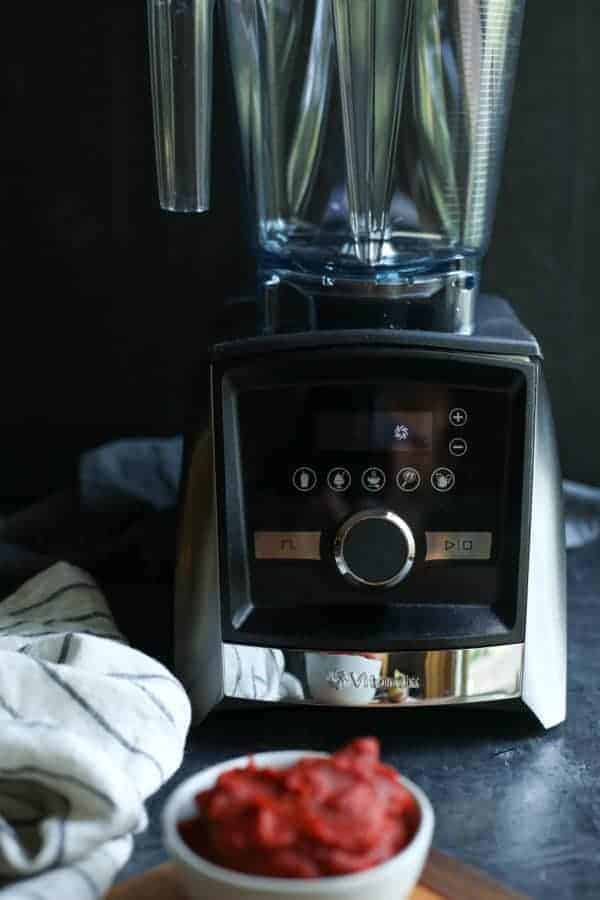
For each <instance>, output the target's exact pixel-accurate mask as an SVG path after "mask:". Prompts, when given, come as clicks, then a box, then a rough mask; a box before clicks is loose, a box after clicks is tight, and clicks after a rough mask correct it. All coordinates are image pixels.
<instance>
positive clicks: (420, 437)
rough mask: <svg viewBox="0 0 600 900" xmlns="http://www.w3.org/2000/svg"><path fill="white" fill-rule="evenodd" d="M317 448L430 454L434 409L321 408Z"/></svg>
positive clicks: (317, 430)
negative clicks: (345, 410)
mask: <svg viewBox="0 0 600 900" xmlns="http://www.w3.org/2000/svg"><path fill="white" fill-rule="evenodd" d="M315 426H316V427H315V444H316V449H317V450H324V451H327V450H331V451H339V450H350V451H352V450H363V451H364V450H388V451H391V452H394V453H416V454H423V455H425V454H428V453H430V452H431V448H432V444H433V413H432V412H425V411H421V410H418V411H417V410H410V411H402V410H398V411H395V410H394V411H387V410H386V411H382V412H374V413H370V414H367V413H353V412H352V413H340V412H337V411H335V412H325V411H323V412H320V413H319V414H318V415H317V417H316V422H315Z"/></svg>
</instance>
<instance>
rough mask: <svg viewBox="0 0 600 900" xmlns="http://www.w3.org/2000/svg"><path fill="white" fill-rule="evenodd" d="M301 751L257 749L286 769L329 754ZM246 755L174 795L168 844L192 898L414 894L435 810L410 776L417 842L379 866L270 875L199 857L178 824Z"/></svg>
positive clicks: (352, 898) (390, 899)
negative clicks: (323, 874)
mask: <svg viewBox="0 0 600 900" xmlns="http://www.w3.org/2000/svg"><path fill="white" fill-rule="evenodd" d="M326 755H327V754H324V753H312V752H309V751H301V750H281V751H279V752H276V753H257V754H255V755H254V756H253V759H254V761H255V762H256V764H257V766H259V767H271V768H276V769H283V768H286V767H287V766H292V765H293V764H294V763H296V762H298V760H299V759H301V758H302V757H306V756H326ZM247 762H248V757H247V756H243V757H240V758H238V759H232V760H229V761H228V762H225V763H221V764H220V765H217V766H212V767H211V768H209V769H205V770H204V771H202V772H198V773H197V774H196V775H192V776H191V778H188V779H186V781H184V782H182V784H180V785H179V786H178V787H177V788H176V789H175V790H174V791H173V793H172V794H171V796H170V797H169V799H168V800H167V803H166V805H165V808H164V811H163V817H162V823H163V839H164V842H165V846H166V848H167V850H168V851H169V853H170V854H171V856H172V857H173V859H174V860H175V863H176V864H177V866H178V868H179V870H180V872H181V874H182V876H183V880H184V882H185V884H186V886H187V889H188V892H189V895H190V900H242V898H243V900H268V898H270V900H276V898H284V900H307V898H309V897H310V898H311V900H403V898H407V897H409V896H410V893H411V891H412V890H413V888H414V887H415V885H416V883H417V881H418V880H419V876H420V874H421V872H422V870H423V866H424V865H425V861H426V859H427V855H428V853H429V848H430V846H431V839H432V837H433V825H434V815H433V809H432V806H431V803H430V802H429V800H428V799H427V797H426V795H425V794H424V793H423V791H422V790H421V789H420V788H418V787H417V786H416V785H415V784H413V783H412V782H411V781H409V780H408V779H406V778H401V779H400V780H401V781H402V783H403V784H404V785H405V786H406V787H407V788H408V790H409V791H410V792H411V794H412V795H413V797H415V799H416V801H417V803H418V805H419V810H420V813H421V822H420V825H419V827H418V829H417V832H416V834H415V835H414V837H413V839H412V840H411V842H410V843H409V844H408V845H407V846H406V847H405V848H404V849H403V850H401V851H400V853H397V854H396V855H395V856H393V857H392V858H391V859H389V860H388V861H387V862H385V863H382V864H381V865H379V866H375V867H374V868H373V869H368V870H366V871H364V872H358V873H356V874H354V875H340V876H334V877H331V878H304V879H302V878H268V877H264V876H258V875H244V874H243V873H241V872H234V871H232V870H230V869H224V868H223V867H221V866H217V865H215V864H214V863H211V862H209V861H208V860H206V859H204V858H203V857H201V856H198V855H197V854H196V853H194V851H193V850H191V849H190V848H189V847H188V845H187V844H186V843H185V841H184V840H183V839H182V838H181V836H180V834H179V831H178V829H177V824H178V823H179V822H181V821H182V820H185V819H190V818H192V817H193V816H194V815H196V813H197V810H196V807H195V804H194V797H195V796H196V794H197V793H198V792H199V791H204V790H207V789H209V788H211V787H213V785H214V784H215V782H216V780H217V778H218V776H219V775H220V774H221V773H222V772H226V771H227V770H228V769H233V768H237V767H241V766H245V765H246V764H247Z"/></svg>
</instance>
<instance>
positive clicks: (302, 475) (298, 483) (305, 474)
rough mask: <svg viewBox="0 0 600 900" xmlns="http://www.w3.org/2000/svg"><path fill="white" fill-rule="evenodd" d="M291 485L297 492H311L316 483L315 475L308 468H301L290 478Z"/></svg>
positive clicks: (312, 470) (313, 471)
mask: <svg viewBox="0 0 600 900" xmlns="http://www.w3.org/2000/svg"><path fill="white" fill-rule="evenodd" d="M292 483H293V485H294V487H295V488H296V490H297V491H302V493H306V492H307V491H312V489H313V488H314V486H315V485H316V483H317V473H316V472H315V470H314V469H311V468H310V467H309V466H301V467H300V468H299V469H296V471H295V472H294V474H293V476H292Z"/></svg>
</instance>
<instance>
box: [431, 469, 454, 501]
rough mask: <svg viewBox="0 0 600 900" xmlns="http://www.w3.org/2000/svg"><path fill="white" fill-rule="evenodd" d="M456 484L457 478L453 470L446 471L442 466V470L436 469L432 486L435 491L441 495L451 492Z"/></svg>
mask: <svg viewBox="0 0 600 900" xmlns="http://www.w3.org/2000/svg"><path fill="white" fill-rule="evenodd" d="M455 484H456V476H455V474H454V472H453V471H452V469H446V468H444V467H443V466H442V468H440V469H435V470H434V471H433V472H432V473H431V485H432V487H433V489H434V490H436V491H439V493H440V494H445V493H447V492H448V491H451V490H452V488H453V487H454V485H455Z"/></svg>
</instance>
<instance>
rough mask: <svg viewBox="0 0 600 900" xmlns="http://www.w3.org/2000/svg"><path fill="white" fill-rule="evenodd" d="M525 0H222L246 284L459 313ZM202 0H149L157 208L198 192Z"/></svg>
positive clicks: (468, 324)
mask: <svg viewBox="0 0 600 900" xmlns="http://www.w3.org/2000/svg"><path fill="white" fill-rule="evenodd" d="M524 2H525V0H220V13H221V19H222V24H223V27H224V32H225V35H226V44H227V48H228V53H229V58H230V63H231V73H232V79H233V86H234V92H235V97H236V104H237V112H238V121H239V138H240V141H241V147H242V154H243V159H244V163H245V171H246V177H247V181H248V186H249V189H250V195H251V199H252V204H253V208H254V212H255V221H256V231H255V236H254V237H255V247H256V255H257V264H258V276H259V294H260V293H261V292H263V293H264V294H265V296H270V297H271V298H272V297H273V295H274V294H275V295H276V296H278V295H279V294H282V293H285V291H288V292H289V291H292V292H295V293H297V294H300V295H302V297H304V298H306V299H307V300H308V301H309V302H311V303H313V302H318V303H320V304H323V303H325V304H326V303H327V302H328V301H329V300H330V299H334V298H337V299H339V298H344V299H345V300H347V301H349V302H350V303H351V304H355V303H363V304H364V303H375V302H376V301H378V300H381V301H386V303H387V304H388V307H389V301H397V305H398V307H399V308H402V309H404V310H413V311H414V310H417V316H416V318H415V319H414V321H415V323H417V325H418V327H423V322H428V323H429V325H428V327H435V328H439V329H441V330H448V331H461V332H465V333H468V332H470V331H471V330H472V328H473V319H474V302H475V299H476V296H477V291H478V284H479V272H480V266H481V260H482V257H483V254H484V253H485V251H486V248H487V244H488V240H489V236H490V231H491V226H492V219H493V213H494V207H495V200H496V194H497V189H498V182H499V173H500V163H501V158H502V151H503V144H504V137H505V132H506V124H507V116H508V110H509V106H510V99H511V91H512V84H513V79H514V73H515V68H516V61H517V55H518V45H519V39H520V32H521V23H522V14H523V8H524ZM215 4H216V0H148V5H149V22H150V46H151V69H152V81H153V96H154V118H155V139H156V148H157V161H158V174H159V191H160V202H161V206H162V207H163V208H165V209H169V210H174V211H180V212H183V211H189V212H195V211H197V212H200V211H202V210H205V209H206V208H207V207H208V205H209V192H210V190H209V184H210V131H211V93H212V90H211V81H212V74H211V73H212V36H213V18H214V10H215ZM422 310H425V311H426V312H427V314H426V316H425V317H423V316H422V315H421V311H422ZM404 321H405V323H406V324H408V323H409V322H410V319H409V318H407V316H406V315H405V319H404Z"/></svg>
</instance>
